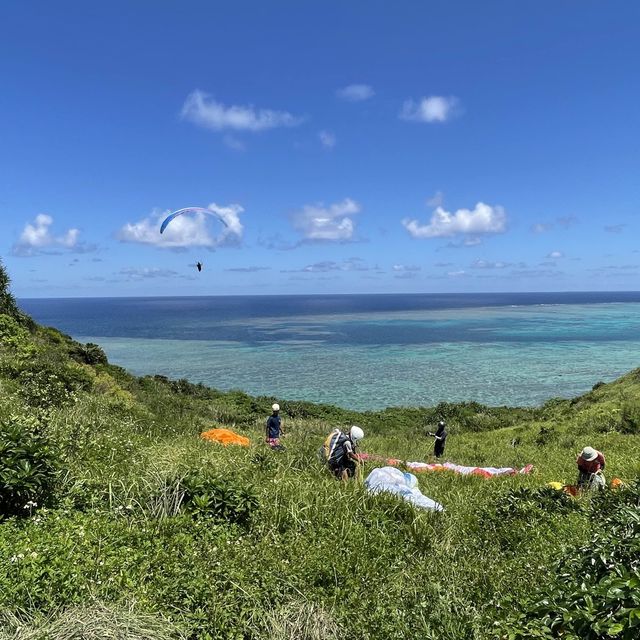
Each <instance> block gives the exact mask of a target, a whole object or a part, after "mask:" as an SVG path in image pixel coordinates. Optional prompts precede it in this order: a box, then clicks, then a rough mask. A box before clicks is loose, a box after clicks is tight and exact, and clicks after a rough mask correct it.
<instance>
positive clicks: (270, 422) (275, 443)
mask: <svg viewBox="0 0 640 640" xmlns="http://www.w3.org/2000/svg"><path fill="white" fill-rule="evenodd" d="M271 410H272V411H273V413H272V414H271V415H270V416H269V417H268V418H267V425H266V436H267V438H266V442H267V444H268V445H269V446H270V447H271V448H272V449H276V450H279V451H282V450H284V447H283V446H282V444H280V436H282V435H284V430H283V429H282V420H281V419H280V405H279V404H277V403H274V404H272V405H271Z"/></svg>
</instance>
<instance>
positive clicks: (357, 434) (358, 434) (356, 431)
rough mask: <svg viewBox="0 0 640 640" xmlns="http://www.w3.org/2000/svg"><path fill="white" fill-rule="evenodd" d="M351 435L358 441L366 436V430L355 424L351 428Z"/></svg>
mask: <svg viewBox="0 0 640 640" xmlns="http://www.w3.org/2000/svg"><path fill="white" fill-rule="evenodd" d="M349 437H350V438H351V439H352V440H353V441H354V442H358V440H362V438H364V431H363V430H362V429H361V428H360V427H356V425H355V424H354V425H353V426H352V427H351V429H349Z"/></svg>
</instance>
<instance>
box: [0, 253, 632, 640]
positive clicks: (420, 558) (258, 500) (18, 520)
mask: <svg viewBox="0 0 640 640" xmlns="http://www.w3.org/2000/svg"><path fill="white" fill-rule="evenodd" d="M0 270H2V267H1V265H0ZM2 276H3V278H4V279H3V280H0V284H1V285H2V291H0V303H1V304H2V306H0V311H1V312H2V313H0V425H1V427H0V454H1V456H2V457H1V461H0V462H1V464H0V474H2V475H1V478H2V491H3V494H2V499H3V501H2V507H1V509H2V511H1V515H0V557H2V558H8V559H9V561H8V562H2V563H0V612H2V613H1V614H0V616H2V618H1V620H2V621H3V623H0V629H1V628H2V627H3V626H4V629H5V630H6V631H5V633H6V634H7V635H6V637H12V638H13V637H18V638H19V637H24V638H26V637H29V638H31V637H51V638H56V637H59V638H63V637H64V638H67V637H80V636H79V635H76V636H74V635H73V634H72V632H75V633H79V631H78V630H79V629H82V627H83V625H85V626H86V625H88V624H89V621H91V624H93V625H94V628H93V630H87V629H85V630H84V633H85V636H84V637H100V634H102V636H104V635H106V631H105V629H109V630H110V632H113V631H114V630H118V629H119V630H120V632H121V633H122V634H123V635H121V637H140V638H165V637H176V638H177V637H184V638H194V639H195V638H202V639H208V638H266V637H270V638H334V637H335V638H337V637H343V636H345V635H349V636H351V637H354V638H380V639H384V640H387V639H391V638H398V639H400V638H414V637H415V638H417V637H420V638H489V637H507V636H506V634H508V633H509V632H510V633H511V634H512V637H520V636H518V633H522V634H523V635H522V637H532V635H533V634H534V631H533V629H534V627H535V632H536V633H538V632H539V633H540V634H543V635H540V636H539V637H560V635H559V634H560V633H565V635H564V636H562V637H573V636H569V635H566V634H567V633H569V631H571V630H572V629H578V628H581V629H582V631H581V632H580V633H579V634H578V635H577V636H576V637H584V638H586V637H593V638H597V637H620V638H622V637H629V638H630V637H635V636H632V635H628V636H627V635H624V634H625V633H627V632H628V631H629V630H630V631H631V632H633V631H634V630H635V626H634V627H631V626H629V625H631V622H633V620H635V618H633V615H635V614H632V613H629V612H633V611H634V606H636V607H637V606H640V604H636V605H634V604H633V601H632V600H629V601H628V602H627V601H626V600H624V598H626V597H627V596H626V595H624V594H623V591H624V589H622V591H621V594H622V595H619V596H618V600H616V597H612V599H610V601H607V602H605V600H606V598H605V596H602V598H600V600H599V599H598V598H599V596H598V595H597V593H596V592H597V588H599V587H598V585H600V584H601V583H602V584H604V583H603V582H602V580H610V579H613V578H614V577H616V576H615V575H613V574H614V573H615V571H617V569H615V571H614V569H613V568H609V569H607V570H603V572H602V575H598V576H594V577H593V588H592V591H593V594H594V595H593V598H592V599H591V600H592V603H593V601H594V600H595V603H596V604H594V605H593V611H592V613H591V614H589V615H590V616H591V618H592V619H591V620H587V623H585V624H587V625H588V626H587V627H578V626H576V625H579V624H582V623H580V621H579V620H578V618H579V617H580V616H581V615H582V613H581V612H582V610H583V609H584V610H587V609H588V606H587V604H584V601H580V602H581V603H582V604H581V603H580V602H577V600H575V598H574V600H572V602H573V603H574V604H573V605H571V606H573V609H571V606H569V605H567V607H568V609H567V610H570V611H572V613H571V615H570V616H569V618H570V619H569V620H568V621H564V622H562V624H561V625H560V626H558V624H556V627H555V628H554V629H552V626H553V625H552V617H553V616H552V613H553V612H551V613H550V612H549V611H546V612H545V611H542V610H540V609H536V608H535V607H539V606H540V605H539V604H536V603H539V602H540V600H541V599H542V597H543V596H544V595H549V594H551V595H552V596H553V598H555V599H556V600H554V602H557V605H554V606H556V607H557V608H558V609H560V608H561V604H560V603H561V602H564V601H563V600H562V598H566V599H568V600H570V599H571V598H570V597H569V595H570V594H569V592H567V593H564V592H558V589H559V585H561V584H569V583H570V582H571V581H570V580H567V579H562V580H561V579H560V578H559V577H558V576H559V575H560V573H561V570H560V568H558V572H556V570H554V569H552V567H554V563H555V562H556V561H558V560H561V559H563V558H564V559H565V561H566V562H568V561H569V560H571V559H572V558H576V557H577V558H579V557H583V556H584V551H582V552H581V551H580V549H581V547H582V546H583V545H587V546H592V545H593V542H592V540H593V539H594V536H595V539H597V540H600V541H601V543H602V544H604V542H602V541H603V540H606V539H607V538H606V536H607V532H610V531H611V530H614V529H615V526H617V525H616V524H615V523H613V524H612V522H611V521H610V518H612V517H614V516H615V517H618V515H616V514H620V513H627V511H628V512H629V513H630V514H632V515H633V513H634V509H635V512H636V513H637V496H638V492H637V489H633V488H632V489H629V490H627V491H622V492H619V493H617V494H613V493H609V492H607V495H606V496H605V497H602V496H601V497H599V498H598V499H591V498H590V497H588V496H585V497H582V498H580V499H578V500H575V501H573V500H571V499H569V498H567V497H566V496H565V495H564V494H561V493H555V492H553V491H552V490H548V489H544V488H542V487H544V485H545V483H546V482H548V481H561V482H573V481H574V476H575V455H576V453H577V452H578V451H579V450H580V449H581V448H582V447H583V446H585V445H591V446H595V447H597V448H598V449H600V450H602V451H604V452H605V454H606V455H607V461H608V465H607V472H608V474H607V475H608V477H613V476H618V477H620V478H623V479H624V480H632V479H633V478H635V477H636V476H637V475H638V472H639V471H640V463H639V461H638V459H637V458H638V456H637V453H638V451H639V450H640V435H639V433H640V430H639V429H640V370H636V371H633V372H631V373H629V374H628V375H626V376H624V377H622V378H620V379H619V380H617V381H615V382H613V383H611V384H599V385H596V387H594V390H593V391H591V392H590V393H587V394H585V395H584V396H581V397H579V398H576V399H574V400H570V401H568V400H553V401H550V402H548V403H546V404H545V405H544V406H542V407H540V408H537V409H516V408H514V409H510V408H506V407H503V408H489V407H484V406H482V405H478V404H475V403H465V404H462V405H446V404H445V405H439V406H438V407H435V408H431V409H429V408H423V409H389V410H386V411H381V412H370V413H356V412H350V411H345V410H342V409H338V408H335V407H330V406H319V405H313V404H310V403H301V402H296V403H287V402H286V401H284V402H281V406H282V409H283V411H282V413H283V419H284V423H285V425H286V428H287V431H288V434H289V435H288V436H287V439H286V446H287V451H286V452H284V453H276V452H272V451H270V450H269V449H268V448H267V447H266V446H265V445H264V444H262V439H263V436H262V434H263V425H264V419H265V417H266V415H267V414H268V408H269V406H270V404H271V402H272V401H273V399H272V398H251V397H249V396H247V395H245V394H243V393H241V392H231V393H222V392H218V391H216V390H213V389H208V388H205V387H203V386H201V385H192V384H189V383H188V382H186V381H171V380H167V379H166V378H162V377H144V378H137V377H134V376H131V375H129V374H128V373H127V372H125V371H124V370H122V369H120V368H118V367H115V366H112V365H110V364H108V363H107V361H106V358H105V357H104V354H103V353H102V351H101V350H100V348H99V347H97V346H96V345H81V344H79V343H77V342H75V341H73V340H72V339H71V338H69V337H68V336H64V335H63V334H61V333H59V332H58V331H56V330H55V329H50V328H43V327H40V326H37V325H36V324H35V323H33V322H32V321H31V320H30V319H29V318H27V317H26V316H24V315H23V314H22V313H20V311H19V310H18V309H17V308H16V307H15V303H14V302H13V300H12V298H11V296H10V293H9V291H8V279H7V278H6V274H5V273H4V271H3V270H2ZM439 417H445V418H446V419H447V422H448V424H449V427H450V433H451V437H450V439H449V442H448V443H447V451H446V457H447V459H449V460H452V461H455V462H458V463H462V464H472V465H487V466H516V467H519V466H523V465H525V464H527V463H533V464H534V465H535V472H534V473H533V474H532V475H530V476H513V477H508V478H497V479H493V480H485V479H482V478H477V477H466V478H463V477H459V476H454V475H451V474H444V473H442V474H424V475H422V476H420V478H419V483H420V487H421V489H422V491H423V492H424V493H425V494H426V495H428V496H430V497H432V498H434V499H435V500H437V501H439V502H441V503H442V504H443V505H444V506H445V509H446V511H445V512H444V513H442V514H432V513H419V512H416V511H415V510H413V509H412V508H410V507H409V506H407V505H405V504H403V503H400V502H397V501H396V500H394V499H392V498H391V497H386V496H378V497H371V496H368V495H367V494H366V493H365V491H364V488H363V486H362V484H360V483H357V482H354V483H351V484H349V485H343V484H341V483H338V482H336V481H335V480H334V479H333V478H331V477H330V476H329V474H327V473H326V471H325V470H324V469H323V468H322V467H321V466H320V464H319V463H318V462H317V459H316V451H317V449H318V447H319V445H320V444H321V442H322V440H323V438H324V436H325V434H326V433H327V432H328V431H329V430H330V429H331V428H333V427H335V426H347V425H349V424H351V423H357V424H360V425H361V426H363V428H364V429H365V432H366V438H365V440H364V447H363V448H364V450H366V451H367V452H370V453H375V454H379V455H382V456H390V457H395V458H400V459H403V460H428V459H429V458H430V453H431V449H432V440H431V439H430V438H426V437H425V436H424V431H425V428H426V427H427V426H429V427H430V428H432V427H433V424H434V422H435V421H436V420H437V419H438V418H439ZM214 426H226V427H230V428H233V429H235V430H236V431H237V432H238V433H241V434H242V435H246V436H248V437H249V438H250V439H251V441H252V446H251V447H250V448H248V449H244V448H233V447H229V448H223V447H221V446H219V445H215V444H212V443H208V442H205V441H203V440H202V439H200V438H199V434H200V432H202V431H203V430H205V429H208V428H212V427H214ZM368 468H370V466H369V467H368ZM541 488H542V489H541ZM634 500H635V502H634ZM35 503H37V504H35ZM634 505H635V506H634ZM625 510H626V511H625ZM632 515H631V516H629V517H630V518H631V517H632ZM618 524H619V523H618ZM623 524H624V527H625V529H624V530H625V531H627V532H628V531H629V526H628V522H627V521H625V523H623ZM620 526H623V525H620ZM625 535H626V534H625ZM618 539H619V540H620V539H623V540H626V538H624V536H622V535H621V536H619V537H618ZM627 542H628V545H627V546H629V548H631V547H633V545H634V544H636V545H637V543H638V529H635V530H633V527H632V530H631V536H630V537H629V539H628V540H627ZM611 544H613V543H611ZM625 544H626V543H625ZM610 546H611V545H610ZM618 546H619V545H618ZM623 546H624V545H623ZM607 549H609V547H607ZM616 549H617V551H616V553H618V554H622V555H624V552H625V550H626V549H627V547H626V546H624V548H623V549H622V550H621V549H620V548H618V547H616ZM636 549H637V547H636ZM632 555H633V554H632ZM636 556H637V554H636ZM616 557H618V560H619V561H618V565H617V567H618V568H620V567H622V568H623V569H625V571H627V573H628V575H629V576H631V577H630V578H629V580H631V579H632V578H633V577H634V576H635V575H637V570H638V568H637V566H636V565H634V564H633V562H634V561H633V560H632V559H631V556H630V558H628V559H624V558H623V559H620V557H622V556H620V555H619V556H616ZM612 567H613V565H612ZM576 571H577V570H576ZM580 571H582V570H580ZM634 571H635V572H636V573H635V574H634V573H633V572H634ZM629 572H630V573H629ZM616 575H617V574H616ZM603 576H604V577H603ZM612 576H613V577H612ZM618 577H619V576H618ZM638 579H640V577H639V578H638ZM639 584H640V583H639ZM571 588H573V587H571ZM577 588H578V587H576V589H577ZM590 588H591V587H590ZM572 593H573V592H572ZM607 593H608V592H607ZM625 593H626V592H625ZM554 594H555V595H554ZM629 598H631V596H629ZM568 600H567V601H568ZM601 600H602V604H601V605H600V604H598V603H600V602H601ZM623 600H624V602H623ZM562 606H564V605H562ZM598 606H600V607H601V608H600V610H598ZM581 607H582V608H581ZM622 609H625V612H624V616H622V614H619V615H618V613H619V611H621V610H622ZM522 611H525V614H522V613H521V612H522ZM527 611H531V612H532V613H531V614H530V615H529V614H526V612H527ZM597 611H600V614H598V615H596V613H594V612H597ZM615 611H617V612H618V613H616V614H615V615H614V612H615ZM637 611H638V614H639V615H638V621H639V623H640V609H638V610H637ZM602 612H606V614H605V613H602ZM545 615H546V616H551V617H550V618H549V620H546V621H545V618H544V616H545ZM571 616H573V618H572V617H571ZM607 616H608V617H607ZM616 616H617V617H616ZM625 616H626V617H625ZM622 617H624V618H625V620H626V621H627V622H626V623H625V624H626V625H627V626H626V627H624V626H623V627H620V629H618V628H617V627H615V626H614V625H618V624H621V623H620V622H619V619H618V618H620V619H622ZM574 618H575V619H574ZM587 618H589V616H587ZM600 618H606V619H607V620H608V622H606V624H608V625H609V626H608V627H607V626H606V624H605V623H602V624H605V626H604V627H598V626H597V624H600V622H599V620H600ZM630 621H631V622H630ZM494 623H496V624H494ZM596 623H597V624H596ZM100 625H102V626H100ZM127 625H128V626H127ZM532 625H533V626H532ZM536 625H537V626H536ZM571 625H574V626H571ZM589 625H590V626H589ZM594 625H595V626H594ZM543 627H548V628H549V630H548V631H545V630H544V629H543ZM18 628H22V631H17V629H18ZM125 628H127V629H128V631H127V632H124V631H122V630H123V629H125ZM96 629H97V630H98V631H96ZM519 629H520V630H521V631H518V630H519ZM527 629H528V631H526V630H527ZM584 629H587V631H584ZM603 629H605V631H606V630H607V629H610V631H606V633H609V635H606V634H605V632H604V631H603ZM90 632H91V633H94V636H90V635H89V634H90ZM2 633H3V632H2V631H0V638H2V637H3V636H2ZM29 633H34V634H35V635H28V634H29ZM12 634H13V635H12ZM21 634H22V635H21ZM38 634H40V635H38ZM136 634H137V635H136ZM544 634H547V635H544ZM589 634H591V635H589Z"/></svg>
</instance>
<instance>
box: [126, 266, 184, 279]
mask: <svg viewBox="0 0 640 640" xmlns="http://www.w3.org/2000/svg"><path fill="white" fill-rule="evenodd" d="M119 275H121V276H124V277H125V279H126V280H152V279H156V278H159V279H167V278H182V279H186V280H193V276H186V275H184V274H180V273H178V272H177V271H173V270H171V269H161V268H159V267H142V268H138V267H128V268H125V269H120V271H119Z"/></svg>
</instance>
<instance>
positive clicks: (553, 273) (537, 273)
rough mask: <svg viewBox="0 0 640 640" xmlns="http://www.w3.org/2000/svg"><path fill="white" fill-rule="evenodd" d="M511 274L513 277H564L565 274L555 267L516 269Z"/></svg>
mask: <svg viewBox="0 0 640 640" xmlns="http://www.w3.org/2000/svg"><path fill="white" fill-rule="evenodd" d="M509 275H510V276H511V277H513V278H562V277H564V275H565V274H564V271H557V270H554V269H515V270H514V271H511V272H510V273H509Z"/></svg>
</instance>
